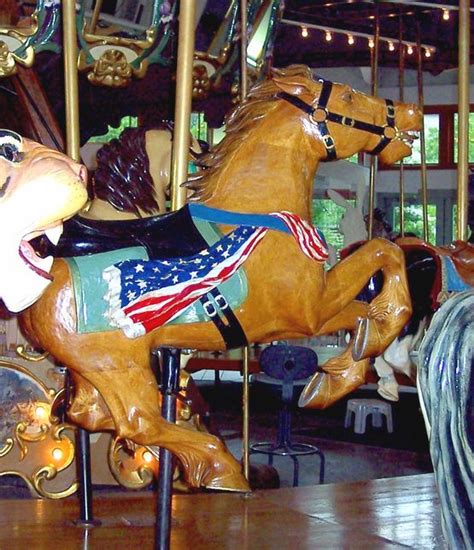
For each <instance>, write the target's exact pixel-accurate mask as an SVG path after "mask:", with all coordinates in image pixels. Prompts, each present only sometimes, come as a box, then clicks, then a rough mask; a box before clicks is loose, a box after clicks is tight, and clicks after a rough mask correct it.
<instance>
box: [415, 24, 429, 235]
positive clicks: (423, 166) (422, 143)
mask: <svg viewBox="0 0 474 550" xmlns="http://www.w3.org/2000/svg"><path fill="white" fill-rule="evenodd" d="M416 51H417V56H418V63H417V83H418V105H419V107H420V109H421V111H422V112H423V111H424V108H425V100H424V96H423V61H422V59H423V58H422V51H421V30H420V22H419V21H418V36H417V40H416ZM420 154H421V166H420V168H421V170H420V175H421V198H422V203H423V240H424V241H425V242H428V236H429V235H428V177H427V172H426V143H425V121H424V117H423V118H422V122H421V132H420Z"/></svg>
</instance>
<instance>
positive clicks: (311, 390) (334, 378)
mask: <svg viewBox="0 0 474 550" xmlns="http://www.w3.org/2000/svg"><path fill="white" fill-rule="evenodd" d="M366 314H367V304H365V303H363V302H357V301H354V302H351V303H350V304H349V305H348V306H347V307H346V308H344V309H343V310H342V311H341V312H340V313H339V314H338V315H336V316H335V317H334V318H332V319H330V320H329V321H328V322H327V323H325V324H324V325H323V327H322V328H321V330H320V331H319V332H318V334H330V333H333V332H336V331H338V330H341V329H346V330H349V331H353V330H354V329H355V327H356V325H357V320H358V319H359V317H361V316H363V315H366ZM352 345H353V338H352V339H351V341H350V342H349V345H348V347H347V348H346V350H345V351H344V352H343V353H342V354H340V355H338V356H336V357H332V358H331V359H329V360H328V361H326V363H324V364H323V365H322V366H321V368H320V370H319V371H318V372H316V373H315V374H314V375H313V377H312V378H311V380H310V381H309V382H308V384H307V385H306V386H305V388H304V389H303V392H302V393H301V395H300V399H299V405H300V407H305V408H310V409H326V408H327V407H329V406H330V405H332V404H333V403H335V402H336V401H339V399H341V398H342V397H344V396H346V395H348V394H349V393H351V392H353V391H354V390H355V389H357V388H358V387H359V386H360V385H362V384H363V383H364V382H365V379H366V376H367V371H368V369H369V359H362V360H361V361H355V360H354V358H353V356H352V355H353V354H352Z"/></svg>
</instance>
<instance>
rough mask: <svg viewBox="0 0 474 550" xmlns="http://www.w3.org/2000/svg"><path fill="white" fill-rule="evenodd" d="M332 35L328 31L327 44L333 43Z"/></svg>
mask: <svg viewBox="0 0 474 550" xmlns="http://www.w3.org/2000/svg"><path fill="white" fill-rule="evenodd" d="M331 40H332V34H331V33H330V32H329V31H326V42H331Z"/></svg>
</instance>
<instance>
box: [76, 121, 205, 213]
mask: <svg viewBox="0 0 474 550" xmlns="http://www.w3.org/2000/svg"><path fill="white" fill-rule="evenodd" d="M172 142H173V128H172V126H171V125H170V124H166V123H163V125H162V127H161V126H160V127H156V128H155V127H154V128H127V129H125V130H124V131H123V132H122V133H121V134H120V137H119V138H118V139H113V140H112V141H110V142H109V143H107V144H105V145H103V146H102V147H101V148H100V149H99V150H98V151H97V154H96V162H97V167H96V169H95V170H94V173H93V175H92V178H91V186H90V189H89V194H90V195H91V199H92V200H91V201H90V202H89V203H88V204H87V206H86V208H85V209H84V210H83V211H82V212H81V216H84V217H86V218H90V219H95V220H124V219H135V218H143V217H147V216H153V215H157V214H163V213H164V212H166V200H167V198H169V187H170V171H171V149H172ZM205 149H206V147H205V145H204V143H203V142H201V141H198V140H197V139H196V138H195V137H194V136H191V146H190V149H189V162H190V170H191V171H195V165H194V163H195V162H197V161H198V159H199V158H200V157H201V156H202V155H203V153H204V151H205Z"/></svg>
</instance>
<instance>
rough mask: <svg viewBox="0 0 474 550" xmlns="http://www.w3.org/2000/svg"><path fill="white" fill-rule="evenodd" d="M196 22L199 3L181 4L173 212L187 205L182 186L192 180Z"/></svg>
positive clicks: (187, 1)
mask: <svg viewBox="0 0 474 550" xmlns="http://www.w3.org/2000/svg"><path fill="white" fill-rule="evenodd" d="M195 19H196V2H195V0H180V9H179V36H178V59H177V64H176V105H175V111H174V136H173V159H172V163H171V210H178V209H179V208H181V207H182V206H184V204H185V203H186V188H185V187H181V184H182V183H184V182H185V181H186V180H187V177H188V157H189V144H190V140H189V126H190V118H191V102H192V88H193V86H192V84H193V59H194V38H195V25H196V21H195Z"/></svg>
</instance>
